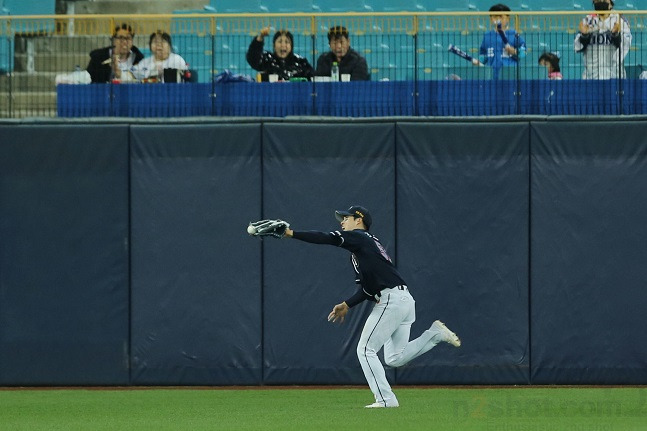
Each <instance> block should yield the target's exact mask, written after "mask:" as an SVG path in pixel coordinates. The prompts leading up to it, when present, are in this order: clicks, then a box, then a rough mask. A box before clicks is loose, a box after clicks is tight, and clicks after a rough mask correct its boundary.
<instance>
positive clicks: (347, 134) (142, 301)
mask: <svg viewBox="0 0 647 431" xmlns="http://www.w3.org/2000/svg"><path fill="white" fill-rule="evenodd" d="M645 124H646V123H645V121H644V120H636V119H634V120H633V121H617V120H605V121H569V122H565V121H559V120H555V121H552V120H550V121H542V122H535V121H522V120H518V121H508V120H504V121H497V122H491V121H473V122H465V121H461V122H458V121H449V122H442V123H441V122H435V121H424V122H423V121H404V120H403V121H396V120H394V119H385V120H384V121H383V122H370V121H365V120H350V121H325V120H309V122H308V121H298V120H296V119H295V120H294V121H292V120H283V121H281V122H271V121H269V122H264V121H260V120H257V119H250V120H244V121H241V122H238V123H233V124H226V123H224V122H215V123H207V122H203V123H197V122H187V123H178V122H173V123H171V124H161V123H160V124H130V125H119V124H115V125H105V124H65V125H57V124H54V125H39V124H24V123H16V124H9V125H2V126H0V386H2V385H10V386H17V385H127V384H130V385H260V384H268V385H278V384H362V385H363V384H365V379H364V376H363V374H362V372H361V368H360V366H359V363H358V360H357V357H356V353H355V349H356V345H357V342H358V339H359V335H360V331H361V328H362V326H363V324H364V321H365V318H366V316H367V314H368V312H369V309H370V307H371V306H372V303H371V302H366V303H364V304H362V305H359V306H358V307H357V308H353V309H352V310H351V312H350V314H349V315H348V320H347V322H345V323H344V324H343V325H333V324H331V323H329V322H327V321H326V317H327V315H328V313H329V312H330V311H331V309H332V307H333V306H334V305H335V304H337V303H339V302H341V301H343V300H345V299H347V298H348V297H349V296H351V294H352V293H353V292H354V289H356V287H355V284H354V273H353V270H352V267H351V264H350V261H349V253H348V252H347V251H345V250H343V249H339V248H336V247H333V246H322V245H313V244H307V243H304V242H301V241H297V240H291V239H283V240H277V239H273V238H269V239H264V240H260V239H257V238H251V237H249V236H248V235H247V233H246V227H247V223H248V222H249V221H252V220H258V219H261V218H282V219H285V220H287V221H288V222H290V223H291V226H292V228H294V229H296V230H308V229H313V230H323V231H330V230H336V229H339V228H340V226H339V223H338V222H337V221H336V220H335V218H334V215H333V211H334V210H335V209H344V208H347V207H348V206H349V205H351V204H362V205H364V206H366V207H368V208H369V209H370V210H371V212H372V215H373V219H374V223H373V226H372V228H371V231H372V232H374V233H375V234H376V235H377V236H378V237H380V239H381V240H382V242H383V244H384V245H385V246H386V248H387V249H388V251H389V253H390V255H391V257H392V258H393V259H394V261H395V262H396V264H397V265H398V268H399V269H400V271H401V273H402V275H403V277H404V278H405V280H406V281H407V284H408V285H409V288H410V289H411V292H412V294H413V296H414V298H415V299H416V310H417V321H416V322H415V323H414V325H413V327H412V333H411V336H412V337H417V336H419V335H420V334H421V333H422V332H423V331H424V330H426V329H427V328H428V327H429V326H430V325H431V323H432V322H433V321H434V320H436V319H440V320H442V321H444V322H446V323H447V325H448V326H449V327H450V328H451V329H453V330H455V331H456V332H457V333H458V334H459V335H460V336H461V338H462V340H463V346H462V347H461V348H460V349H454V348H452V347H450V346H448V345H446V344H442V345H439V346H437V347H436V348H434V349H433V350H432V351H431V352H429V353H428V354H426V355H424V356H422V357H420V358H417V359H416V360H414V361H413V362H412V363H411V364H409V365H408V366H406V367H404V368H400V369H395V370H393V369H389V370H387V372H388V375H389V378H390V381H391V382H392V383H395V384H399V385H405V384H529V383H530V384H553V383H556V384H645V383H647V363H646V362H645V358H646V357H647V347H646V346H647V333H646V332H645V330H644V328H645V324H644V315H645V310H647V290H646V289H645V280H647V265H645V262H647V247H646V246H645V244H647V224H646V223H645V220H647V203H645V202H646V200H645V196H647V138H645V132H644V131H645Z"/></svg>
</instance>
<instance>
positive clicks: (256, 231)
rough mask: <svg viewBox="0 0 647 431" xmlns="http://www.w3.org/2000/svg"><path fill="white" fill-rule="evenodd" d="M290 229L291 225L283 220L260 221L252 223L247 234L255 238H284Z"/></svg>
mask: <svg viewBox="0 0 647 431" xmlns="http://www.w3.org/2000/svg"><path fill="white" fill-rule="evenodd" d="M289 227H290V223H288V222H285V221H283V220H259V221H257V222H254V223H250V224H249V227H248V228H247V232H248V233H249V234H250V235H253V236H273V237H275V238H283V237H284V236H285V230H286V229H287V228H289Z"/></svg>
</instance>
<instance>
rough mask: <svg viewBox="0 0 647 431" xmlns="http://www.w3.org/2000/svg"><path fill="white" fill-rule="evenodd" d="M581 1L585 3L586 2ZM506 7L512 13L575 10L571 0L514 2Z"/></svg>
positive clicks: (521, 0) (524, 0) (526, 0)
mask: <svg viewBox="0 0 647 431" xmlns="http://www.w3.org/2000/svg"><path fill="white" fill-rule="evenodd" d="M581 1H584V2H586V0H581ZM508 6H510V9H512V10H514V11H527V10H536V11H557V10H564V11H569V10H574V9H576V8H575V4H574V2H573V0H566V1H564V0H515V1H513V2H511V3H508Z"/></svg>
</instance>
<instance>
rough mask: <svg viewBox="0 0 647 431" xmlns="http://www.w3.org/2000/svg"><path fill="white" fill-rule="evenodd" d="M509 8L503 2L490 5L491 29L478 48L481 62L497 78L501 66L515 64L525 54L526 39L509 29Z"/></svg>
mask: <svg viewBox="0 0 647 431" xmlns="http://www.w3.org/2000/svg"><path fill="white" fill-rule="evenodd" d="M506 12H510V8H509V7H508V6H506V5H504V4H500V3H499V4H495V5H493V6H492V7H490V23H491V24H492V30H490V31H488V32H487V33H485V35H484V36H483V42H481V47H480V49H479V60H480V62H481V63H483V64H485V65H488V66H491V67H492V68H493V77H494V79H497V78H498V76H499V71H500V70H501V67H507V66H516V65H518V64H519V60H520V59H521V58H524V57H525V56H526V41H525V40H524V39H523V38H522V37H521V36H520V35H519V33H517V32H516V31H515V30H514V29H510V28H509V27H510V14H507V13H506Z"/></svg>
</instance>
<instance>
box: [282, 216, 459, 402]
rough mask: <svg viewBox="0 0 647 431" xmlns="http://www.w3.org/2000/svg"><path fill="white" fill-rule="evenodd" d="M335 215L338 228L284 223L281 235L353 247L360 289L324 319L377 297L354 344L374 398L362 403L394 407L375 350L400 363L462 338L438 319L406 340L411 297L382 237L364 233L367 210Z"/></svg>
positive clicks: (412, 313) (368, 221) (340, 315)
mask: <svg viewBox="0 0 647 431" xmlns="http://www.w3.org/2000/svg"><path fill="white" fill-rule="evenodd" d="M335 217H336V218H337V220H339V221H340V222H341V232H340V231H334V232H318V231H294V230H292V229H290V228H289V227H285V232H284V235H285V237H288V238H294V239H298V240H301V241H305V242H310V243H313V244H329V245H334V246H337V247H341V248H344V249H346V250H348V251H350V252H351V259H350V260H351V263H352V265H353V269H354V270H355V275H356V277H355V282H356V283H358V284H359V288H358V289H357V291H356V292H355V294H353V295H352V296H350V297H349V298H348V299H347V300H345V301H344V302H342V303H340V304H337V305H335V306H334V307H333V309H332V311H331V312H330V315H329V316H328V320H331V321H333V322H336V321H338V320H339V321H340V322H343V321H344V317H345V316H346V314H347V313H348V310H349V309H350V308H352V307H354V306H356V305H357V304H360V303H361V302H363V301H367V300H368V301H373V302H375V306H374V307H373V310H372V311H371V314H370V315H369V317H368V319H367V320H366V323H365V324H364V329H363V330H362V335H361V337H360V340H359V344H358V345H357V357H358V358H359V362H360V364H361V365H362V370H363V371H364V376H365V377H366V380H367V381H368V385H369V387H370V388H371V391H372V392H373V395H374V396H375V402H374V403H372V404H369V405H367V406H366V407H367V408H380V407H398V406H399V403H398V399H397V398H396V396H395V394H394V393H393V391H392V390H391V386H390V385H389V382H388V381H387V380H386V375H385V373H384V367H383V366H382V363H381V362H380V359H379V358H378V356H377V352H378V351H379V350H380V349H381V348H382V347H384V361H385V362H386V364H387V365H390V366H392V367H400V366H402V365H405V364H407V363H408V362H409V361H411V360H412V359H414V358H417V357H418V356H420V355H422V354H423V353H425V352H427V351H429V350H431V349H432V348H433V347H434V346H435V345H436V344H438V343H440V342H442V341H444V342H447V343H449V344H451V345H453V346H455V347H459V346H460V345H461V341H460V339H459V338H458V337H457V336H456V334H454V333H453V332H452V331H450V330H449V329H447V327H446V326H445V325H444V324H443V323H442V322H441V321H439V320H436V321H435V322H434V323H433V324H432V325H431V327H430V328H429V329H428V330H426V331H425V332H423V333H422V335H421V336H420V337H418V338H416V339H415V340H412V341H409V332H410V330H411V324H412V323H413V322H414V321H415V320H416V311H415V301H414V299H413V297H412V296H411V293H410V292H409V288H408V286H407V284H406V282H405V281H404V279H403V278H402V276H401V275H400V273H399V272H398V270H397V269H396V268H395V266H394V265H393V262H392V261H391V258H390V257H389V255H388V253H387V251H386V249H385V248H384V246H383V245H382V244H381V243H380V240H379V239H377V237H376V236H374V235H372V234H370V233H369V232H368V230H369V228H370V227H371V221H372V219H371V214H370V213H369V212H368V210H367V209H366V208H364V207H362V206H351V207H350V208H349V209H348V210H347V211H335ZM283 223H285V222H283ZM286 224H287V223H286ZM288 226H289V225H288Z"/></svg>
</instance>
